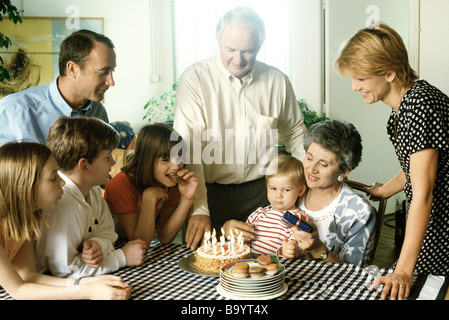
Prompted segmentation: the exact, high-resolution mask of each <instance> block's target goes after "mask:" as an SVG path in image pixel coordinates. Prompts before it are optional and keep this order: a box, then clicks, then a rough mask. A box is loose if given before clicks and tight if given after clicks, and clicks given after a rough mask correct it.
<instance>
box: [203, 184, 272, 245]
mask: <svg viewBox="0 0 449 320" xmlns="http://www.w3.org/2000/svg"><path fill="white" fill-rule="evenodd" d="M206 187H207V199H208V200H207V202H208V205H209V211H210V219H211V228H212V230H213V229H214V228H215V230H216V232H217V236H218V235H220V234H221V227H222V226H223V224H224V223H225V222H226V221H228V220H230V219H235V220H240V221H246V219H247V218H248V216H249V215H250V214H251V213H253V212H254V211H255V210H256V209H257V208H259V207H265V206H267V205H269V202H268V199H267V184H266V182H265V177H263V178H260V179H257V180H254V181H250V182H245V183H242V184H228V185H223V184H218V183H206Z"/></svg>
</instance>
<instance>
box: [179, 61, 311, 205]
mask: <svg viewBox="0 0 449 320" xmlns="http://www.w3.org/2000/svg"><path fill="white" fill-rule="evenodd" d="M176 103H177V108H176V113H175V121H174V128H175V129H176V131H177V132H178V133H179V134H180V135H181V136H182V137H183V139H185V140H187V142H189V144H188V145H189V153H188V154H187V157H186V159H185V164H186V167H187V168H188V169H189V170H192V171H194V172H195V175H196V176H197V177H198V178H199V180H200V185H199V187H198V190H197V193H196V197H195V201H194V205H193V214H209V209H208V206H207V195H206V186H205V183H206V182H207V183H214V182H216V183H220V184H240V183H244V182H248V181H252V180H255V179H258V178H260V177H262V176H264V175H265V170H266V167H267V165H268V163H269V161H270V160H271V159H272V158H273V157H274V156H275V155H276V154H275V146H276V144H277V143H278V142H279V143H282V144H284V145H285V146H286V148H287V150H288V151H289V152H291V153H292V154H293V155H294V156H296V157H297V158H298V159H300V160H301V161H302V160H303V159H304V154H305V153H304V148H303V136H304V134H305V132H306V127H305V125H304V121H303V118H302V115H301V111H300V109H299V107H298V102H297V100H296V96H295V94H294V92H293V88H292V86H291V83H290V81H289V79H288V77H287V76H286V75H284V74H283V73H282V72H280V71H279V70H278V69H276V68H274V67H271V66H268V65H266V64H264V63H262V62H259V61H256V63H255V66H254V68H253V69H252V70H251V71H250V72H249V73H248V74H247V75H246V76H245V77H244V78H243V79H242V81H240V80H239V79H238V78H236V77H234V76H233V75H231V74H230V73H229V72H228V71H227V70H226V68H225V67H224V66H223V64H222V62H221V59H220V56H219V55H218V56H216V57H212V58H208V59H205V60H202V61H199V62H197V63H195V64H194V65H192V66H190V67H189V68H187V70H186V71H185V72H184V73H183V74H182V76H181V78H180V80H179V85H178V89H177V92H176ZM276 135H277V138H278V139H275V136H276ZM184 155H186V154H185V153H184Z"/></svg>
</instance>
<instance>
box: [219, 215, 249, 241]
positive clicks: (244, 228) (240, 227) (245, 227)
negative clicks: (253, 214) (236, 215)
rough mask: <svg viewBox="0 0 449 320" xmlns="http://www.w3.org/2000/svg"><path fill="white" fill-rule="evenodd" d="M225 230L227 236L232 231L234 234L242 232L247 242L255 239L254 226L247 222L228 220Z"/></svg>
mask: <svg viewBox="0 0 449 320" xmlns="http://www.w3.org/2000/svg"><path fill="white" fill-rule="evenodd" d="M223 230H224V232H225V234H226V236H229V235H230V234H231V232H232V233H233V234H234V235H239V234H240V233H241V234H242V237H243V240H245V242H249V241H251V240H253V239H254V227H253V226H252V225H251V224H249V223H246V222H242V221H238V220H234V219H232V220H228V221H226V222H225V223H224V225H223Z"/></svg>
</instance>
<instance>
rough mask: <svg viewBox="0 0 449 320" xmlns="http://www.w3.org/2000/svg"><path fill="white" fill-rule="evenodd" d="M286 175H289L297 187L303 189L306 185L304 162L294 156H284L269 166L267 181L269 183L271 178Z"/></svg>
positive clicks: (274, 160) (275, 159)
mask: <svg viewBox="0 0 449 320" xmlns="http://www.w3.org/2000/svg"><path fill="white" fill-rule="evenodd" d="M285 175H287V176H288V177H289V178H290V180H291V181H292V182H293V183H294V184H295V185H296V186H297V187H302V186H304V185H305V184H306V178H305V175H304V167H303V165H302V162H301V161H299V160H298V159H296V158H295V157H293V156H287V155H284V156H279V157H277V158H274V159H273V160H272V161H271V162H270V164H269V165H268V168H267V173H266V175H265V179H266V181H267V183H268V180H269V179H270V178H271V177H276V176H285Z"/></svg>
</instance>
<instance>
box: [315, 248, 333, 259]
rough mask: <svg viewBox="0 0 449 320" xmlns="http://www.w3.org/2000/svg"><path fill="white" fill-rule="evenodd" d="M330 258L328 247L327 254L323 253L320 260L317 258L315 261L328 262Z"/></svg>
mask: <svg viewBox="0 0 449 320" xmlns="http://www.w3.org/2000/svg"><path fill="white" fill-rule="evenodd" d="M328 256H329V249H328V248H327V247H326V252H323V253H322V254H321V255H320V257H319V258H316V259H313V260H316V261H323V260H326V259H327V257H328Z"/></svg>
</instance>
